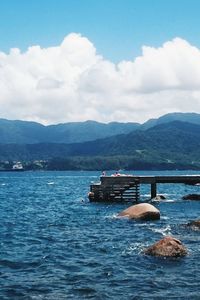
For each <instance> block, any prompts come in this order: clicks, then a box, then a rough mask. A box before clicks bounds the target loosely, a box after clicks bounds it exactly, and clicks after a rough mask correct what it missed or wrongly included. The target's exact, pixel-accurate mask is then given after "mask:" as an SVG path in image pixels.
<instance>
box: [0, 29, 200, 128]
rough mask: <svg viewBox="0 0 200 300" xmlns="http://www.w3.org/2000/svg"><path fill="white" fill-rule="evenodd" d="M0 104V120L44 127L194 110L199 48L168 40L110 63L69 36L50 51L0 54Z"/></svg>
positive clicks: (198, 104) (197, 107)
mask: <svg viewBox="0 0 200 300" xmlns="http://www.w3.org/2000/svg"><path fill="white" fill-rule="evenodd" d="M113 51H115V50H113ZM0 105H1V114H0V117H3V118H8V119H23V120H35V121H39V122H42V123H46V124H52V123H59V122H69V121H83V120H87V119H94V120H98V121H103V122H109V121H139V122H143V121H145V120H146V119H148V118H152V117H158V116H160V115H162V114H165V113H168V112H174V111H183V112H186V111H196V112H200V50H199V49H198V48H196V47H194V46H192V45H190V44H189V43H188V42H187V41H185V40H183V39H180V38H176V39H174V40H172V41H168V42H166V43H164V44H163V45H162V46H161V47H160V48H153V47H147V46H144V47H143V48H142V55H141V56H139V57H137V58H136V59H135V60H134V61H122V62H120V63H119V64H118V65H115V64H114V63H112V62H111V61H107V60H105V59H104V58H103V57H102V56H100V55H98V54H97V53H96V49H95V47H94V45H93V44H92V43H91V42H90V41H89V40H88V39H87V38H85V37H82V36H81V35H79V34H75V33H72V34H70V35H68V36H66V37H65V39H64V40H63V42H62V43H61V45H58V46H57V47H49V48H41V47H40V46H32V47H29V48H28V49H27V51H26V52H24V53H22V52H21V51H20V50H19V49H11V50H10V53H9V54H5V53H3V52H0Z"/></svg>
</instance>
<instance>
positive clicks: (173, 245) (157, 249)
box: [144, 236, 187, 257]
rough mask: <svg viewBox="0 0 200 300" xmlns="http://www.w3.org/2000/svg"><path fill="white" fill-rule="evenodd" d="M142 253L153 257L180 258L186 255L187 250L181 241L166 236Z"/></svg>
mask: <svg viewBox="0 0 200 300" xmlns="http://www.w3.org/2000/svg"><path fill="white" fill-rule="evenodd" d="M144 253H145V254H147V255H153V256H164V257H180V256H185V255H186V254H187V249H186V248H185V246H184V245H183V244H182V243H181V241H179V240H177V239H175V238H173V237H171V236H167V237H165V238H163V239H162V240H160V241H158V242H156V243H155V244H153V245H152V246H150V247H148V248H147V249H146V250H145V251H144Z"/></svg>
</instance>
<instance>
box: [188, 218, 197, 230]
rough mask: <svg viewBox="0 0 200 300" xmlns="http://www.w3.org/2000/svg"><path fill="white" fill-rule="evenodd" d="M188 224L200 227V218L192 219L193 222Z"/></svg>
mask: <svg viewBox="0 0 200 300" xmlns="http://www.w3.org/2000/svg"><path fill="white" fill-rule="evenodd" d="M187 226H189V227H195V228H197V229H200V220H195V221H191V222H189V223H187Z"/></svg>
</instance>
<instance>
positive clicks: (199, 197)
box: [183, 194, 200, 201]
mask: <svg viewBox="0 0 200 300" xmlns="http://www.w3.org/2000/svg"><path fill="white" fill-rule="evenodd" d="M183 200H196V201H198V200H200V195H198V194H188V195H186V196H183Z"/></svg>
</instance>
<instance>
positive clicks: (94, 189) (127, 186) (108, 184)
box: [88, 175, 200, 202]
mask: <svg viewBox="0 0 200 300" xmlns="http://www.w3.org/2000/svg"><path fill="white" fill-rule="evenodd" d="M159 183H173V184H175V183H183V184H190V185H195V184H197V183H200V175H179V176H134V175H123V176H101V177H100V181H99V182H98V183H93V184H91V185H90V192H89V194H88V197H89V199H90V201H97V202H100V201H106V202H107V201H108V202H116V201H133V202H134V201H136V202H137V201H139V199H140V185H141V184H149V185H151V198H152V199H153V198H155V197H156V196H157V184H159Z"/></svg>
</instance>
